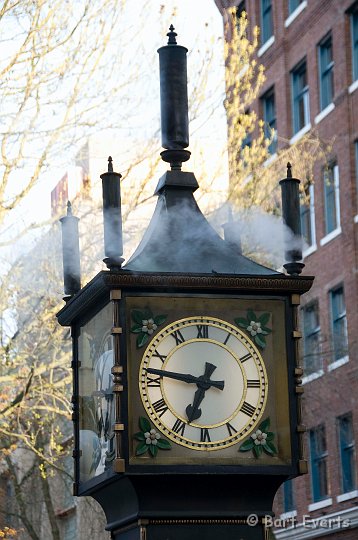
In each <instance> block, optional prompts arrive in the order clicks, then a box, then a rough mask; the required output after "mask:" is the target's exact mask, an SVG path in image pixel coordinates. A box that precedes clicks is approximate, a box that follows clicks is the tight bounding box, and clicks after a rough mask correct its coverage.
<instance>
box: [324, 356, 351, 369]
mask: <svg viewBox="0 0 358 540" xmlns="http://www.w3.org/2000/svg"><path fill="white" fill-rule="evenodd" d="M348 362H349V356H343V358H338V360H336V361H335V362H332V363H331V364H328V366H327V371H334V370H335V369H337V368H339V367H341V366H343V365H344V364H347V363H348Z"/></svg>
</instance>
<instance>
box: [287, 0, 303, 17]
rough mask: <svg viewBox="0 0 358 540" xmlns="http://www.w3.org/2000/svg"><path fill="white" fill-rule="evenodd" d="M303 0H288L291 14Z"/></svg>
mask: <svg viewBox="0 0 358 540" xmlns="http://www.w3.org/2000/svg"><path fill="white" fill-rule="evenodd" d="M301 2H302V0H288V13H289V15H291V13H293V12H294V11H295V9H297V8H298V6H299V5H300V4H301Z"/></svg>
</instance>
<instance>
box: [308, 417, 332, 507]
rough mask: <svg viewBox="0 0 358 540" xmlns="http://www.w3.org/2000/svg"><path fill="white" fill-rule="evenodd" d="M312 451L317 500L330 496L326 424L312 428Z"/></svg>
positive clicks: (313, 479) (315, 499) (314, 491)
mask: <svg viewBox="0 0 358 540" xmlns="http://www.w3.org/2000/svg"><path fill="white" fill-rule="evenodd" d="M310 452H311V475H312V491H313V500H314V501H315V502H316V501H319V500H322V499H325V498H326V497H327V496H328V482H327V448H326V432H325V428H324V426H319V427H317V428H315V429H311V430H310Z"/></svg>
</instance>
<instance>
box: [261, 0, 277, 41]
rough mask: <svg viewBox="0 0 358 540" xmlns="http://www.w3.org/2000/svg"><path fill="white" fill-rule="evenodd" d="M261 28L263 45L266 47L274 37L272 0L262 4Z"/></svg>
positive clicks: (262, 1) (263, 1)
mask: <svg viewBox="0 0 358 540" xmlns="http://www.w3.org/2000/svg"><path fill="white" fill-rule="evenodd" d="M265 4H266V5H265ZM260 28H261V45H264V44H265V43H266V42H267V41H268V40H269V39H270V38H271V37H272V36H273V35H274V28H273V5H272V0H261V2H260Z"/></svg>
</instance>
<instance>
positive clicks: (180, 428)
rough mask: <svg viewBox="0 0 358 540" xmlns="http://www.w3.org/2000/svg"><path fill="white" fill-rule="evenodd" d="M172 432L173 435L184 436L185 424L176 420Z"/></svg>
mask: <svg viewBox="0 0 358 540" xmlns="http://www.w3.org/2000/svg"><path fill="white" fill-rule="evenodd" d="M172 430H173V431H174V433H178V435H182V436H184V430H185V422H183V421H182V420H179V418H177V419H176V421H175V424H174V426H173V427H172Z"/></svg>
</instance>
